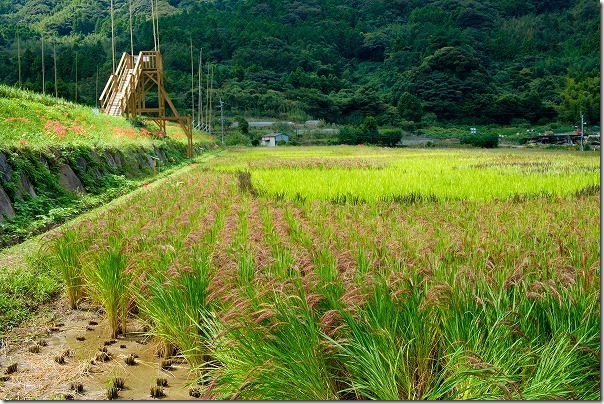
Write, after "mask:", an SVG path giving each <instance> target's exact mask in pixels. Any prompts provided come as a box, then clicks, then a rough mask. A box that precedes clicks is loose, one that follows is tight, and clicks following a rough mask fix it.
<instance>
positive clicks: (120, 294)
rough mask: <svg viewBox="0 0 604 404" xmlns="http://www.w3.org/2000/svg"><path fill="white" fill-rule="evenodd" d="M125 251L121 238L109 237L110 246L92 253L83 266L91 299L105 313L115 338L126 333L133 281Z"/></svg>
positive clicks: (124, 244) (111, 235) (108, 243)
mask: <svg viewBox="0 0 604 404" xmlns="http://www.w3.org/2000/svg"><path fill="white" fill-rule="evenodd" d="M126 247H127V246H126V243H125V242H124V241H123V239H122V238H120V237H118V236H117V235H113V234H110V235H109V236H108V238H107V245H105V246H101V247H98V248H96V249H95V250H91V251H90V253H89V255H88V256H86V260H87V261H88V264H87V265H85V266H84V274H85V277H86V285H87V292H88V295H89V296H90V297H91V298H92V300H93V301H94V302H96V303H97V304H99V305H100V306H101V307H102V308H103V309H104V311H105V314H106V315H107V318H108V319H109V326H110V328H111V337H112V338H116V337H117V336H118V334H119V333H120V332H125V331H126V317H127V314H128V303H129V299H130V283H131V280H132V274H131V273H129V272H128V256H127V254H126V252H125V249H126Z"/></svg>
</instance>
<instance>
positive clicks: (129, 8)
mask: <svg viewBox="0 0 604 404" xmlns="http://www.w3.org/2000/svg"><path fill="white" fill-rule="evenodd" d="M128 10H129V13H130V56H134V37H133V35H132V0H128Z"/></svg>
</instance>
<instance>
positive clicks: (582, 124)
mask: <svg viewBox="0 0 604 404" xmlns="http://www.w3.org/2000/svg"><path fill="white" fill-rule="evenodd" d="M584 125H585V121H584V120H583V111H581V151H583V134H584V133H585V132H583V127H584Z"/></svg>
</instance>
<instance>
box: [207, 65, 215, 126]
mask: <svg viewBox="0 0 604 404" xmlns="http://www.w3.org/2000/svg"><path fill="white" fill-rule="evenodd" d="M212 98H214V65H212V74H211V75H210V105H209V106H208V110H209V111H210V114H209V115H210V118H209V123H208V126H209V127H210V129H211V128H212Z"/></svg>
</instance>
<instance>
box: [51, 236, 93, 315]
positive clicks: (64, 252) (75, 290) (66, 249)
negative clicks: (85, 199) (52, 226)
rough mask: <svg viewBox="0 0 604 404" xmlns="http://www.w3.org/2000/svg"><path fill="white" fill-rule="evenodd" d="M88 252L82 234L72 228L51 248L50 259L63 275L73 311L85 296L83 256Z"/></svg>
mask: <svg viewBox="0 0 604 404" xmlns="http://www.w3.org/2000/svg"><path fill="white" fill-rule="evenodd" d="M86 250H87V244H86V243H85V242H84V241H83V240H82V234H80V233H79V232H77V231H76V230H74V229H73V228H70V227H65V228H63V229H62V230H61V234H60V236H59V237H58V238H57V239H55V240H53V243H52V246H51V247H50V254H49V257H50V259H51V261H52V265H53V266H55V267H56V268H58V270H59V272H60V274H61V277H62V279H63V283H64V287H65V291H66V293H67V299H68V301H69V307H70V308H71V309H72V310H73V309H76V308H77V305H78V301H79V300H80V298H81V297H82V295H83V285H84V274H83V272H82V254H84V253H85V252H86Z"/></svg>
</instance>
